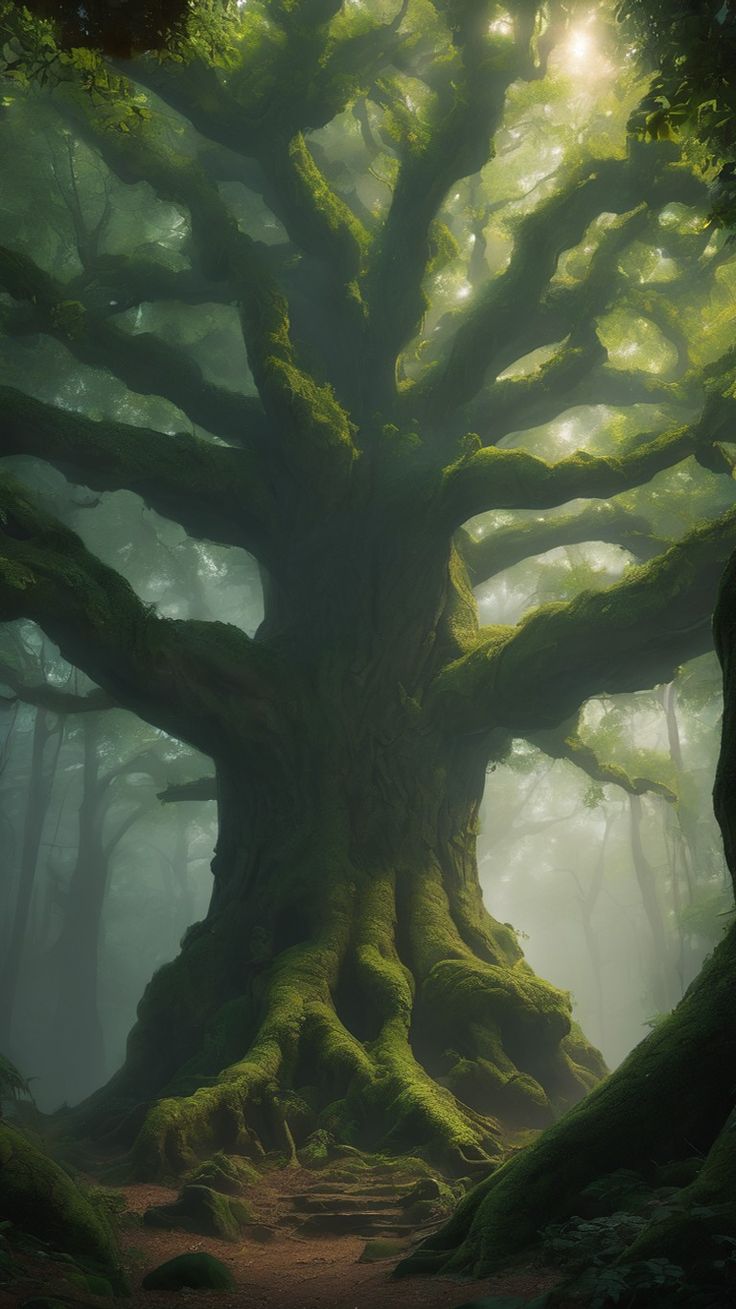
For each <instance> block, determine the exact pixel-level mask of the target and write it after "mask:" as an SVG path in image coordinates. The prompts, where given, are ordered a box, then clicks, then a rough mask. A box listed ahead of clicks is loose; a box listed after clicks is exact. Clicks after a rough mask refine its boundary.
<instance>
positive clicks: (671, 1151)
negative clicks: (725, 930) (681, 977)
mask: <svg viewBox="0 0 736 1309" xmlns="http://www.w3.org/2000/svg"><path fill="white" fill-rule="evenodd" d="M734 976H736V929H734V928H731V931H730V932H729V935H728V937H727V938H726V939H725V940H724V942H723V943H722V944H721V945H720V946H719V947H718V949H717V950H716V952H715V953H714V955H713V956H712V957H711V959H710V960H708V961H707V962H706V964H705V966H704V968H703V971H702V973H701V975H700V977H699V978H698V979H697V981H696V982H695V983H693V985H692V986H691V988H690V990H689V991H688V993H687V995H686V996H685V999H684V1000H683V1001H682V1002H681V1003H680V1005H679V1006H678V1007H677V1009H676V1010H675V1011H674V1013H673V1014H672V1015H670V1016H669V1017H668V1018H667V1019H665V1021H664V1022H663V1023H661V1024H660V1025H659V1026H658V1027H657V1029H656V1030H655V1031H653V1032H652V1034H651V1035H650V1036H649V1037H647V1039H646V1040H645V1041H643V1042H642V1043H641V1045H639V1046H637V1048H636V1049H635V1050H634V1051H633V1052H632V1054H630V1055H629V1057H628V1059H627V1060H625V1062H624V1063H623V1064H622V1065H621V1067H620V1068H619V1069H617V1070H616V1072H615V1073H614V1074H613V1075H612V1076H611V1077H609V1078H608V1080H607V1081H605V1082H604V1083H603V1084H602V1085H601V1086H599V1087H598V1088H596V1090H595V1091H593V1092H592V1093H591V1094H590V1095H589V1096H588V1098H587V1099H586V1100H584V1101H583V1103H582V1104H580V1105H578V1106H576V1108H575V1109H573V1110H572V1111H571V1112H570V1113H568V1114H567V1115H566V1116H565V1117H564V1118H563V1119H562V1120H561V1121H560V1122H559V1123H557V1124H555V1126H553V1127H551V1128H549V1129H548V1130H547V1131H546V1132H545V1133H543V1135H542V1136H541V1137H539V1139H538V1140H537V1141H536V1142H535V1143H534V1144H533V1145H531V1146H530V1147H529V1148H528V1149H526V1150H524V1151H522V1152H521V1153H520V1154H519V1155H516V1156H515V1157H514V1158H513V1159H511V1160H510V1161H509V1162H508V1163H507V1164H505V1165H504V1167H503V1168H501V1169H499V1170H498V1171H497V1172H496V1173H494V1174H493V1175H492V1176H491V1177H490V1178H489V1179H488V1180H487V1181H486V1182H484V1183H481V1185H480V1186H479V1187H477V1188H476V1190H475V1191H474V1192H472V1193H471V1195H470V1196H468V1197H466V1199H465V1200H464V1201H463V1202H462V1203H461V1205H460V1207H459V1208H458V1210H457V1213H456V1214H455V1215H454V1217H453V1218H452V1219H451V1221H450V1222H449V1224H448V1225H447V1226H446V1227H445V1228H443V1229H442V1230H441V1231H440V1232H439V1233H438V1234H437V1235H436V1236H434V1237H432V1238H430V1240H429V1241H428V1242H427V1243H426V1244H425V1246H424V1247H423V1248H422V1249H421V1250H420V1251H419V1252H417V1254H416V1255H415V1256H412V1257H411V1258H410V1259H409V1260H408V1261H407V1264H406V1271H424V1270H427V1271H429V1270H433V1269H434V1270H437V1269H440V1268H444V1269H447V1270H448V1271H458V1272H465V1273H470V1274H472V1275H477V1276H484V1275H486V1274H488V1273H490V1272H492V1271H493V1270H494V1269H496V1268H497V1267H499V1266H500V1265H501V1264H502V1263H503V1262H504V1261H505V1260H507V1259H509V1258H510V1257H511V1256H512V1255H514V1254H515V1253H517V1252H518V1251H520V1250H522V1249H524V1248H525V1247H528V1246H530V1245H533V1244H534V1243H535V1242H536V1240H537V1234H538V1232H539V1230H540V1228H541V1227H542V1226H543V1225H544V1224H545V1223H549V1222H550V1220H552V1221H555V1220H557V1219H561V1218H564V1217H566V1216H569V1215H570V1213H572V1212H574V1211H575V1207H576V1206H577V1204H578V1200H579V1196H580V1192H581V1191H582V1190H583V1189H584V1188H585V1187H586V1186H588V1185H590V1183H592V1182H594V1181H595V1180H596V1179H598V1178H600V1177H602V1176H604V1175H605V1174H607V1173H610V1172H612V1171H613V1170H615V1169H619V1168H625V1169H631V1168H633V1169H636V1168H637V1167H638V1166H639V1165H640V1161H641V1160H642V1159H647V1160H650V1161H654V1162H655V1163H656V1162H657V1160H658V1159H659V1160H661V1162H662V1163H664V1162H665V1161H669V1160H672V1159H675V1158H677V1157H678V1156H679V1157H682V1158H687V1157H690V1156H691V1155H692V1150H693V1144H697V1143H698V1142H701V1143H703V1144H707V1145H710V1144H711V1141H712V1139H713V1137H714V1136H715V1135H716V1134H717V1133H718V1132H719V1131H720V1128H721V1125H722V1122H723V1116H724V1112H725V1109H726V1106H727V1105H729V1103H730V1098H731V1096H732V1088H733V1068H734V1067H736V1034H735V1032H734V1026H733V1022H732V993H733V980H732V979H733V977H734ZM709 1132H710V1133H711V1138H710V1140H708V1133H709ZM723 1148H724V1158H725V1157H727V1156H730V1150H731V1148H732V1147H731V1143H730V1141H729V1143H728V1144H727V1145H725V1144H724V1147H723ZM714 1168H715V1169H716V1172H717V1171H718V1166H717V1165H714ZM730 1168H731V1165H730V1164H725V1165H724V1172H725V1175H726V1176H728V1175H729V1172H730ZM730 1175H731V1176H732V1173H731V1174H730ZM701 1176H702V1175H701ZM694 1186H696V1187H701V1186H702V1187H704V1188H706V1187H707V1183H703V1182H701V1180H700V1179H699V1180H698V1182H696V1183H695V1184H694ZM698 1194H699V1195H703V1196H704V1197H705V1196H706V1195H707V1194H709V1193H708V1191H707V1190H706V1189H703V1190H702V1191H700V1190H699V1191H698ZM716 1194H717V1190H716Z"/></svg>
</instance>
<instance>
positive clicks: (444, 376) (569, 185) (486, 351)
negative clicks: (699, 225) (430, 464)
mask: <svg viewBox="0 0 736 1309" xmlns="http://www.w3.org/2000/svg"><path fill="white" fill-rule="evenodd" d="M670 158H671V153H670V152H669V151H668V150H666V149H664V150H663V149H662V148H661V147H659V146H651V147H650V148H649V153H647V152H646V151H643V150H642V148H641V147H640V146H636V147H634V148H632V151H631V153H630V154H629V156H628V158H626V159H623V160H622V159H606V160H599V161H595V162H594V163H590V162H589V163H587V164H586V165H584V166H583V167H581V168H580V169H578V170H577V171H576V172H575V173H573V175H572V176H571V177H570V178H569V179H568V180H567V181H566V183H565V185H564V186H563V187H562V189H561V190H560V191H558V192H557V193H556V194H555V195H553V196H552V197H551V198H550V199H549V200H547V201H545V202H544V203H543V204H540V205H538V206H537V207H536V208H535V209H534V210H533V211H532V212H531V213H530V214H529V215H527V216H526V217H525V218H524V219H523V220H522V221H521V222H520V224H519V227H518V229H517V232H516V240H515V245H514V251H513V255H512V258H511V262H510V264H509V266H508V268H507V269H506V271H505V272H504V273H502V274H501V276H500V277H497V278H496V279H495V280H494V281H493V282H492V283H491V284H490V285H489V286H488V288H487V290H486V291H485V292H484V293H482V294H481V295H480V296H479V298H478V300H477V301H476V303H475V304H473V305H472V306H471V307H470V308H469V309H468V310H467V311H466V312H465V313H463V314H460V315H458V318H459V323H458V327H457V330H456V331H455V333H454V335H453V337H452V340H451V343H450V346H449V349H448V352H447V355H446V357H445V359H444V360H441V361H438V362H437V363H436V364H435V365H434V366H433V367H432V369H431V371H429V372H428V375H427V376H426V377H425V378H423V379H420V381H419V382H418V383H417V384H416V385H415V386H414V387H413V388H412V389H411V390H410V391H409V392H408V393H407V395H406V397H405V405H406V407H407V409H411V411H412V412H414V413H416V414H417V415H422V416H423V415H425V414H426V415H427V416H430V417H431V416H434V421H435V422H438V421H441V420H443V419H444V418H445V417H446V416H447V414H449V413H450V412H451V411H452V410H454V409H455V408H457V407H458V406H460V405H464V404H466V403H467V402H468V401H470V400H471V399H472V398H473V396H474V395H475V394H476V393H477V392H478V391H479V389H480V388H481V386H482V385H483V382H484V381H485V379H486V377H487V376H488V375H490V376H492V377H493V376H498V374H499V373H500V372H502V371H503V369H504V368H506V367H508V365H509V364H511V363H513V362H514V360H516V359H518V358H520V357H521V356H522V355H524V354H526V353H528V352H529V351H530V350H532V349H534V348H536V346H539V345H542V344H546V343H549V342H552V341H555V340H559V339H560V336H562V335H565V334H567V333H568V332H569V331H570V330H571V327H572V325H573V323H574V322H575V321H580V318H581V316H584V313H583V311H584V309H585V304H586V301H587V300H588V297H591V298H592V300H596V301H597V300H599V299H600V297H601V295H602V296H603V299H604V300H605V299H607V298H608V294H609V293H608V292H607V286H606V284H607V278H606V275H605V274H606V270H607V269H608V271H610V266H611V263H612V261H613V260H615V257H616V252H617V250H618V249H620V247H621V243H622V241H628V240H629V239H630V238H631V237H632V236H633V235H634V232H635V231H636V230H638V226H639V224H640V223H641V222H642V221H643V217H642V210H641V208H640V206H641V205H642V202H644V201H646V202H647V203H648V204H649V205H651V206H657V205H660V206H661V205H663V204H666V203H668V202H669V203H671V202H672V201H674V200H681V201H682V202H683V203H690V204H693V203H696V202H697V200H698V199H702V197H703V193H704V187H703V185H702V183H699V182H698V181H697V179H696V178H695V177H694V176H693V175H692V174H691V173H689V172H687V171H686V170H685V169H683V168H681V167H679V166H677V165H673V164H672V163H668V162H667V160H668V159H670ZM630 210H635V211H636V213H635V214H634V215H632V221H631V223H629V222H626V221H624V222H622V223H621V224H620V225H619V227H618V228H614V229H613V230H612V231H611V232H610V233H609V234H607V235H606V236H605V237H604V239H603V241H602V242H601V248H600V250H599V252H598V255H597V257H596V259H595V260H594V261H593V263H592V266H591V270H590V274H589V280H588V281H587V284H586V285H584V286H583V287H582V288H577V289H576V290H572V291H571V290H563V291H561V292H559V293H557V294H556V295H555V296H553V297H552V298H551V299H550V301H549V302H548V303H547V304H546V305H542V306H541V307H540V301H541V300H542V296H543V295H544V294H545V292H546V291H547V288H548V285H549V282H550V279H551V278H552V276H553V274H554V272H555V268H556V266H557V260H558V259H559V256H560V255H561V253H562V251H563V250H565V249H568V248H570V247H571V246H573V245H575V244H577V242H578V241H579V240H580V239H581V238H582V236H583V233H584V232H585V229H586V228H587V227H588V226H589V224H590V223H591V222H592V221H593V220H594V219H595V218H597V217H598V215H599V214H600V213H602V212H604V211H613V212H615V213H618V214H626V213H627V211H630Z"/></svg>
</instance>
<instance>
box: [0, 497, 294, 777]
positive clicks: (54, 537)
mask: <svg viewBox="0 0 736 1309" xmlns="http://www.w3.org/2000/svg"><path fill="white" fill-rule="evenodd" d="M18 618H28V619H31V620H33V621H35V622H37V623H38V624H39V626H40V627H41V628H42V629H43V631H44V632H46V634H47V635H48V636H49V637H50V639H51V640H52V641H54V642H55V643H56V644H57V645H58V647H59V649H60V651H61V653H62V655H63V656H64V658H65V659H67V660H68V661H69V663H71V664H73V665H74V666H75V667H78V668H81V669H83V670H84V672H85V673H87V675H88V676H89V677H90V678H91V679H92V680H93V681H94V682H96V683H97V685H98V686H99V687H100V688H101V689H102V690H103V691H104V692H106V693H107V694H108V695H110V696H111V697H112V698H113V699H114V700H115V702H116V703H117V704H119V705H120V706H121V707H124V708H128V709H131V710H133V712H134V713H137V714H138V715H139V717H141V718H143V719H145V720H146V721H147V722H149V723H152V724H153V725H154V726H156V727H160V728H162V729H163V730H164V731H166V732H169V733H170V734H171V735H174V736H177V737H179V738H180V739H182V740H187V741H189V742H191V744H193V745H195V746H196V747H197V748H198V749H201V750H203V751H204V752H205V753H209V754H212V755H215V756H218V755H219V754H220V753H221V752H222V751H223V750H225V749H227V746H228V741H229V740H230V739H231V733H234V735H235V739H236V740H239V741H241V743H242V740H243V739H246V740H252V741H254V742H257V741H261V742H262V741H263V740H264V739H266V738H268V736H269V734H270V732H271V731H272V728H273V724H274V721H275V720H276V718H277V716H278V696H277V683H276V675H275V673H274V668H273V661H272V659H271V658H270V657H269V656H268V655H267V654H266V653H265V651H263V649H262V648H261V647H258V646H256V645H255V643H254V642H252V641H251V640H249V638H248V637H247V636H245V634H244V633H243V632H241V631H240V630H239V629H237V628H234V627H230V626H228V625H226V624H223V623H199V622H193V621H188V622H184V621H173V620H170V619H161V618H159V617H158V616H157V615H156V614H155V613H154V611H153V610H152V609H151V608H150V607H148V606H147V605H144V604H143V603H142V602H141V601H140V600H139V599H138V597H137V596H136V594H135V592H134V591H133V590H132V588H131V586H130V585H129V584H128V582H126V581H125V579H124V578H122V577H121V576H120V574H119V573H116V572H115V571H114V570H113V569H111V568H109V567H107V565H105V564H103V563H101V562H100V560H99V559H97V558H95V556H94V555H92V554H90V553H89V551H87V550H86V549H85V547H84V545H83V543H82V542H81V541H80V539H79V537H78V536H76V535H75V534H74V533H73V532H71V531H69V530H68V529H67V528H65V527H64V526H63V525H62V524H61V523H60V522H58V520H56V519H55V518H53V517H51V516H50V515H48V514H46V513H44V512H43V511H42V510H41V509H39V508H38V507H37V506H36V505H35V504H34V502H33V500H32V499H31V497H30V495H29V493H28V492H27V491H26V490H25V489H24V488H23V487H22V486H20V484H19V483H17V482H16V481H15V480H14V479H12V478H10V477H7V476H5V475H3V476H2V477H1V478H0V621H9V620H13V619H18ZM212 685H214V686H217V688H218V695H217V699H216V701H213V698H212V695H211V693H210V691H209V690H208V688H209V687H211V686H212ZM241 748H242V745H241Z"/></svg>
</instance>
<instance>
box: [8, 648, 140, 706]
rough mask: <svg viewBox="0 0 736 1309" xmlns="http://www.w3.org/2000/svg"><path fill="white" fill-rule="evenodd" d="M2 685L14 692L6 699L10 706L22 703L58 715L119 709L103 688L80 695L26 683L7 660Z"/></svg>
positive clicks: (44, 684) (49, 686)
mask: <svg viewBox="0 0 736 1309" xmlns="http://www.w3.org/2000/svg"><path fill="white" fill-rule="evenodd" d="M0 684H2V685H3V686H9V687H10V689H11V690H12V692H13V695H12V696H11V697H3V699H6V700H8V701H9V702H10V703H12V701H13V700H20V701H22V703H23V704H31V705H37V706H38V708H40V709H50V710H51V711H52V712H53V713H55V714H89V713H98V712H99V711H100V710H101V709H115V708H116V707H117V706H116V702H115V701H114V700H113V699H112V697H111V696H110V695H109V694H108V693H107V691H103V690H102V689H101V688H100V687H94V688H93V689H92V690H91V691H86V692H84V693H83V694H77V693H76V692H74V691H66V690H65V689H64V688H63V687H61V686H53V685H51V684H50V683H49V682H39V683H38V684H37V685H33V684H29V683H27V682H26V681H24V679H23V677H22V676H21V675H20V673H19V671H18V669H17V668H13V666H12V665H11V664H8V663H6V662H5V661H4V660H0Z"/></svg>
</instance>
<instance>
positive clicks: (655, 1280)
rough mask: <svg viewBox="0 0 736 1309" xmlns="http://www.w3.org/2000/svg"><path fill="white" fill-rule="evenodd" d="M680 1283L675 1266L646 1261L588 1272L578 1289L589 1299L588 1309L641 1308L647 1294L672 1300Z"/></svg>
mask: <svg viewBox="0 0 736 1309" xmlns="http://www.w3.org/2000/svg"><path fill="white" fill-rule="evenodd" d="M684 1283H685V1272H684V1270H683V1269H682V1268H680V1266H679V1265H678V1264H672V1263H670V1261H669V1259H646V1260H643V1261H642V1262H641V1263H636V1264H613V1265H612V1266H611V1267H610V1268H603V1269H591V1270H590V1273H589V1274H588V1276H587V1277H586V1278H584V1279H582V1280H581V1282H580V1283H579V1286H578V1289H579V1290H585V1291H587V1292H588V1294H589V1295H590V1302H589V1303H590V1309H609V1306H610V1305H635V1304H641V1305H645V1304H647V1303H648V1302H649V1297H650V1295H651V1293H655V1294H656V1293H658V1292H665V1291H666V1292H668V1293H670V1292H671V1293H672V1294H673V1296H674V1295H676V1294H677V1292H678V1291H679V1290H680V1289H681V1288H682V1287H683V1286H684ZM645 1293H646V1294H645ZM658 1303H659V1301H658Z"/></svg>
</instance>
